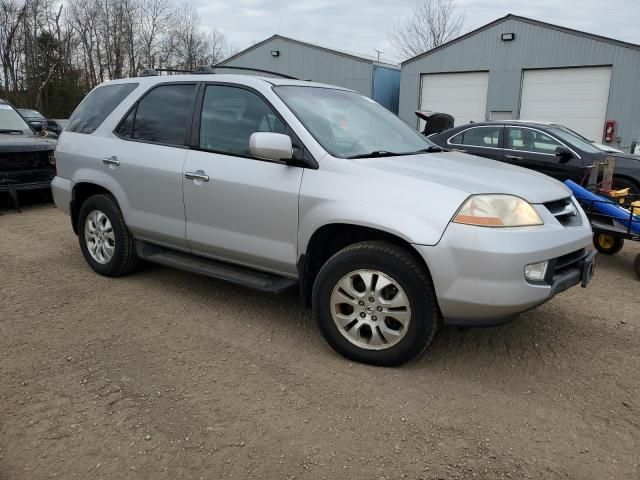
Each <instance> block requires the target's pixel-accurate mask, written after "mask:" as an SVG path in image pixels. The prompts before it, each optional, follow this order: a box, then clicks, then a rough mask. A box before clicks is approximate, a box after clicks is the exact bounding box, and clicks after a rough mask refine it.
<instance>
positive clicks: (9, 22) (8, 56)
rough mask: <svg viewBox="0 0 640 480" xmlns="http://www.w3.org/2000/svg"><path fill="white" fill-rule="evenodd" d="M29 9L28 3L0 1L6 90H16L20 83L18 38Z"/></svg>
mask: <svg viewBox="0 0 640 480" xmlns="http://www.w3.org/2000/svg"><path fill="white" fill-rule="evenodd" d="M28 8H29V3H28V2H25V3H24V4H23V5H19V4H17V3H16V2H15V1H14V0H1V1H0V56H1V58H2V74H3V79H4V88H5V90H10V89H11V87H13V88H14V89H15V88H16V85H17V83H18V79H17V68H16V67H17V65H16V64H17V60H18V56H19V54H18V49H16V48H15V44H16V36H17V33H18V29H19V28H20V25H21V23H22V20H23V18H24V16H25V14H26V13H27V9H28Z"/></svg>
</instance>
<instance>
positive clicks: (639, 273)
mask: <svg viewBox="0 0 640 480" xmlns="http://www.w3.org/2000/svg"><path fill="white" fill-rule="evenodd" d="M633 270H634V271H635V272H636V277H638V280H640V254H638V255H636V259H635V260H634V261H633Z"/></svg>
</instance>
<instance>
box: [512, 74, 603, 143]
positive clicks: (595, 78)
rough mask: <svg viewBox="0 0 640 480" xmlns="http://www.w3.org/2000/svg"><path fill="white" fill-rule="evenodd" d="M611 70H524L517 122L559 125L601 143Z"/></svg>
mask: <svg viewBox="0 0 640 480" xmlns="http://www.w3.org/2000/svg"><path fill="white" fill-rule="evenodd" d="M610 82H611V67H580V68H558V69H549V70H525V71H524V75H523V77H522V97H521V100H520V118H521V119H522V120H540V121H547V122H554V123H561V124H563V125H566V126H567V127H569V128H570V129H572V130H575V131H576V132H578V133H580V134H582V135H583V136H585V137H587V138H588V139H589V140H593V141H596V142H600V141H602V132H603V129H604V122H605V116H606V114H607V101H608V99H609V83H610Z"/></svg>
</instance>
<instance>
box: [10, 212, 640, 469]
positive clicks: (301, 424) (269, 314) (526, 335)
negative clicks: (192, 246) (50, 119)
mask: <svg viewBox="0 0 640 480" xmlns="http://www.w3.org/2000/svg"><path fill="white" fill-rule="evenodd" d="M638 253H640V248H639V247H638V245H631V244H628V245H627V246H625V249H624V250H623V251H622V252H621V253H620V254H618V255H616V256H615V257H608V258H606V257H604V256H600V257H599V267H598V270H597V272H596V276H595V278H594V280H593V283H592V284H591V285H590V287H589V288H588V289H580V288H574V289H572V290H571V291H569V292H565V293H564V294H562V295H560V296H559V297H557V298H555V299H554V300H552V301H551V302H550V303H548V304H546V305H544V306H542V307H541V308H538V309H537V310H535V311H532V312H529V313H526V314H524V315H523V316H522V318H521V319H520V320H519V321H517V322H514V323H511V324H508V325H504V326H501V327H495V328H484V329H467V330H459V329H456V328H447V329H445V330H444V331H442V332H441V333H440V334H439V335H438V336H437V337H436V339H435V341H434V344H433V345H432V347H431V348H430V349H429V351H428V353H427V355H426V356H425V357H424V358H423V359H422V360H420V361H419V362H416V363H413V364H410V365H408V366H405V367H402V368H398V369H382V368H374V367H368V366H364V365H359V364H353V363H350V362H348V361H346V360H344V359H342V358H341V357H339V356H338V355H337V354H335V353H334V352H333V351H332V350H331V349H330V348H329V347H328V346H327V345H326V344H325V343H324V341H323V340H322V338H321V337H320V335H319V334H318V332H317V331H316V328H315V325H314V324H313V322H312V320H311V315H310V312H309V311H307V310H305V309H303V308H302V307H301V306H300V304H299V302H298V301H297V296H296V294H295V293H291V294H286V295H283V296H270V295H267V294H260V293H255V292H252V291H249V290H246V289H243V288H239V287H236V286H233V285H229V284H226V283H223V282H220V281H215V280H211V279H207V278H203V277H198V276H195V275H192V274H188V273H184V272H180V271H176V270H171V269H168V268H162V267H159V266H146V267H144V268H143V269H142V270H141V271H139V272H137V273H135V274H133V275H131V276H128V277H125V278H120V279H108V278H104V277H100V276H98V275H96V274H94V273H93V272H92V271H91V270H90V269H89V267H88V266H87V264H86V263H85V261H84V260H83V258H82V255H81V253H80V249H79V247H78V244H77V239H76V238H75V236H74V235H73V232H72V230H71V227H70V225H69V220H68V218H67V217H66V216H65V215H64V214H62V213H61V212H60V211H58V210H56V209H55V208H54V207H52V206H51V205H49V204H44V205H32V206H30V207H28V208H26V209H25V210H24V212H23V213H22V214H17V213H13V212H8V211H5V212H3V215H0V479H2V480H14V479H44V478H65V479H66V478H83V479H89V478H105V479H118V480H120V479H128V478H131V479H146V478H149V479H182V478H194V479H199V478H204V479H218V478H239V479H244V478H265V479H293V478H297V479H321V478H327V479H333V478H339V479H347V478H354V479H356V478H362V479H382V478H387V479H399V478H405V479H419V478H424V479H436V478H437V479H459V478H463V479H467V478H478V479H497V478H516V479H519V478H532V479H542V478H545V479H546V478H552V479H554V478H570V479H598V480H600V479H608V478H611V479H640V468H639V466H638V464H639V463H640V282H639V281H637V280H636V279H635V277H634V275H633V272H632V262H633V258H634V257H635V255H636V254H638Z"/></svg>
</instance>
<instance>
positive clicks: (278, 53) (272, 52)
mask: <svg viewBox="0 0 640 480" xmlns="http://www.w3.org/2000/svg"><path fill="white" fill-rule="evenodd" d="M271 56H272V57H279V56H280V50H271Z"/></svg>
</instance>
